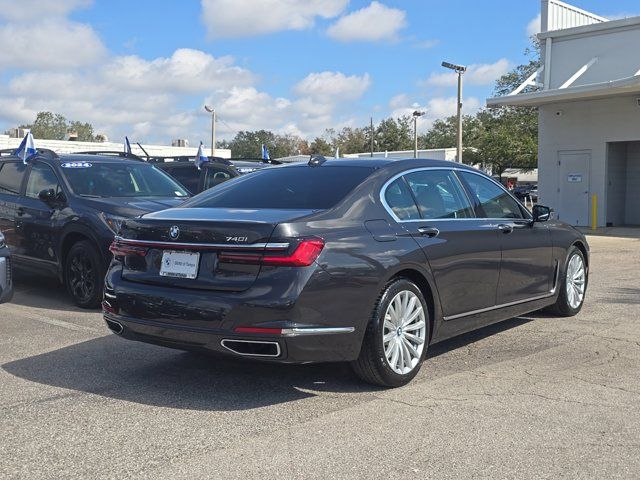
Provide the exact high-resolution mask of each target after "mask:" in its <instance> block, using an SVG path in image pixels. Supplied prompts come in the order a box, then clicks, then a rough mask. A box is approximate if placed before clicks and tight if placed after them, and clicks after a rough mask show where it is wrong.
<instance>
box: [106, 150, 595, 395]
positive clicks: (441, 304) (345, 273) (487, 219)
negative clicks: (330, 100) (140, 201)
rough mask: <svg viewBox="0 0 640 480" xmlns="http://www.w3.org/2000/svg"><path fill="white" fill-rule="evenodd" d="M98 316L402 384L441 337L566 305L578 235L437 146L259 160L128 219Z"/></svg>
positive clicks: (585, 258) (119, 324) (578, 262)
mask: <svg viewBox="0 0 640 480" xmlns="http://www.w3.org/2000/svg"><path fill="white" fill-rule="evenodd" d="M111 250H112V252H113V255H114V259H113V261H112V263H111V266H110V268H109V270H108V273H107V276H106V280H105V293H104V302H103V309H104V316H105V320H106V322H107V325H108V326H109V328H110V329H111V330H112V331H113V332H115V333H117V334H119V335H121V336H123V337H125V338H128V339H132V340H139V341H143V342H150V343H155V344H159V345H166V346H168V347H173V348H180V349H203V350H212V351H216V352H221V353H227V354H229V355H235V356H242V357H249V358H255V359H261V360H268V361H276V362H288V363H306V362H330V361H340V362H350V363H351V364H352V365H353V369H354V371H355V372H356V373H357V374H358V375H359V376H360V377H361V378H363V379H364V380H365V381H367V382H370V383H373V384H377V385H382V386H400V385H404V384H406V383H407V382H409V381H410V380H411V379H412V378H413V377H415V375H416V374H417V372H418V370H419V369H420V366H421V364H422V362H423V360H424V359H425V357H426V354H427V348H428V346H429V345H432V344H434V343H436V342H439V341H442V340H444V339H447V338H450V337H452V336H455V335H459V334H461V333H464V332H467V331H469V330H473V329H476V328H479V327H482V326H484V325H488V324H491V323H495V322H499V321H502V320H505V319H508V318H512V317H514V316H518V315H522V314H525V313H528V312H532V311H535V310H539V309H542V308H549V309H551V310H552V311H554V312H556V313H557V314H558V315H560V316H571V315H575V314H577V313H578V312H579V311H580V309H581V307H582V304H583V302H584V298H585V292H586V288H587V279H588V272H589V254H588V251H589V250H588V245H587V242H586V240H585V238H584V236H583V235H582V234H581V233H580V232H579V231H577V230H576V229H574V228H573V227H571V226H569V225H566V224H564V223H561V222H559V221H556V220H554V219H552V218H551V212H550V209H549V208H546V207H542V206H537V207H534V209H533V213H532V214H531V213H530V212H529V211H528V210H527V209H526V208H525V207H524V206H522V205H521V204H520V202H518V200H516V199H515V198H514V197H513V196H512V195H511V194H510V193H509V192H508V191H507V190H505V189H504V188H503V186H502V185H500V184H499V183H497V182H495V181H494V180H492V179H491V178H490V177H488V176H486V175H485V174H484V173H482V172H480V171H478V170H475V169H473V168H471V167H467V166H464V165H461V164H457V163H449V162H443V161H435V160H423V159H418V160H400V161H398V160H396V161H392V160H346V159H341V160H325V159H324V158H322V157H315V158H312V159H311V160H310V161H309V163H308V164H306V163H305V164H295V165H287V166H280V167H273V168H265V169H263V170H260V171H258V172H255V173H253V174H251V175H247V176H243V177H238V178H235V179H232V180H230V181H228V182H226V183H224V184H222V185H219V186H218V187H216V188H214V189H212V190H209V191H206V192H204V193H202V194H200V195H197V196H195V197H194V198H192V199H191V200H189V201H187V202H186V203H184V204H182V205H181V206H180V207H179V208H171V209H168V210H164V211H161V212H157V213H151V214H147V215H144V216H142V217H141V218H138V219H133V220H126V221H125V222H124V223H123V226H122V228H121V230H120V232H119V234H118V236H117V237H116V239H115V241H114V243H113V245H112V247H111Z"/></svg>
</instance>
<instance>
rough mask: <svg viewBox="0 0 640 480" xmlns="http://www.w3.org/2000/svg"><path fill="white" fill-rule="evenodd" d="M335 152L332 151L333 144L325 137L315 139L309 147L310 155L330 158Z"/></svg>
mask: <svg viewBox="0 0 640 480" xmlns="http://www.w3.org/2000/svg"><path fill="white" fill-rule="evenodd" d="M334 152H335V150H334V151H332V146H331V144H330V143H329V142H328V141H327V140H326V139H325V138H323V137H316V138H314V139H313V141H312V142H311V144H310V145H309V153H310V154H312V155H324V156H327V157H328V156H329V155H333V154H334Z"/></svg>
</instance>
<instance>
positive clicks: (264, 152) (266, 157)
mask: <svg viewBox="0 0 640 480" xmlns="http://www.w3.org/2000/svg"><path fill="white" fill-rule="evenodd" d="M262 159H263V160H270V159H271V157H269V150H267V146H266V145H265V144H264V143H263V144H262Z"/></svg>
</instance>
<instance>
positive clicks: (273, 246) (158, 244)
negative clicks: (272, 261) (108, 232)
mask: <svg viewBox="0 0 640 480" xmlns="http://www.w3.org/2000/svg"><path fill="white" fill-rule="evenodd" d="M114 241H115V242H119V243H122V244H124V245H139V246H146V247H149V248H154V247H155V248H169V249H180V248H184V249H194V248H204V249H215V250H225V249H227V250H228V249H231V250H286V249H287V248H289V243H284V242H283V243H269V242H266V243H249V244H246V245H238V244H231V243H184V242H163V241H156V240H133V239H130V238H122V237H118V236H116V237H115V238H114Z"/></svg>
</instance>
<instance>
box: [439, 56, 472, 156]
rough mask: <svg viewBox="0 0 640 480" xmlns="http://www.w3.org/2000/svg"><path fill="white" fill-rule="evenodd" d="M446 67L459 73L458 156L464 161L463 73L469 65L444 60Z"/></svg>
mask: <svg viewBox="0 0 640 480" xmlns="http://www.w3.org/2000/svg"><path fill="white" fill-rule="evenodd" d="M442 66H443V67H444V68H448V69H450V70H453V71H454V72H456V73H457V74H458V132H457V134H458V142H457V148H458V151H457V154H458V155H457V157H458V162H459V163H462V74H463V73H464V72H466V71H467V67H464V66H462V65H456V64H454V63H449V62H442Z"/></svg>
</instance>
